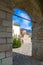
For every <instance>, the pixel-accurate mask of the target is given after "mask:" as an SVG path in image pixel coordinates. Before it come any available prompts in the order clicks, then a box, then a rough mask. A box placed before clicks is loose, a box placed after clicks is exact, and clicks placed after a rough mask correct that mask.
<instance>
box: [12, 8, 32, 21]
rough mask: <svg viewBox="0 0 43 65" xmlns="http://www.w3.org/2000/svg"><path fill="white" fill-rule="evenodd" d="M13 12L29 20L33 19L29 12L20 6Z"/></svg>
mask: <svg viewBox="0 0 43 65" xmlns="http://www.w3.org/2000/svg"><path fill="white" fill-rule="evenodd" d="M13 12H14V15H17V16H19V17H21V18H24V19H27V20H31V18H30V16H29V15H28V14H27V12H26V11H24V10H22V9H20V8H15V9H14V10H13Z"/></svg>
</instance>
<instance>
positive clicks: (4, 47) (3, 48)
mask: <svg viewBox="0 0 43 65" xmlns="http://www.w3.org/2000/svg"><path fill="white" fill-rule="evenodd" d="M11 49H12V45H11V44H3V45H0V51H11Z"/></svg>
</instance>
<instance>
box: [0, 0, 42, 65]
mask: <svg viewBox="0 0 43 65" xmlns="http://www.w3.org/2000/svg"><path fill="white" fill-rule="evenodd" d="M2 1H3V2H2ZM5 1H6V2H5ZM37 1H38V2H37ZM21 5H22V6H21ZM15 7H17V8H20V9H23V10H25V11H27V12H28V13H29V15H30V17H31V20H32V22H33V24H34V25H33V37H32V42H33V55H34V56H37V58H41V59H43V50H42V49H43V42H42V40H43V33H42V32H43V23H42V22H43V14H42V12H43V5H42V0H24V1H23V0H15V1H13V0H0V10H1V11H0V26H2V30H1V29H0V38H1V39H2V38H3V37H4V38H6V39H7V38H8V37H9V38H11V36H12V35H11V32H12V31H11V32H8V30H7V28H8V26H6V24H3V21H4V20H7V21H6V22H8V20H9V22H11V17H12V14H11V10H13V8H15ZM2 20H3V21H2ZM38 22H41V23H40V24H39V23H38ZM3 25H4V26H3ZM7 25H9V27H10V26H11V25H10V24H9V23H8V24H7ZM4 27H5V28H6V27H7V28H6V29H3V28H4ZM39 27H40V28H39ZM5 31H6V32H5ZM38 32H39V33H38ZM6 39H5V40H6ZM6 43H7V42H6ZM2 46H4V44H3V45H2ZM2 60H3V59H2ZM17 60H18V59H17ZM6 61H7V60H6V58H5V60H3V63H4V64H5V62H6ZM9 61H10V60H9ZM9 61H7V62H9ZM4 64H3V65H4ZM8 64H9V63H7V64H6V65H8Z"/></svg>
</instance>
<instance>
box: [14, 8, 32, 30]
mask: <svg viewBox="0 0 43 65" xmlns="http://www.w3.org/2000/svg"><path fill="white" fill-rule="evenodd" d="M13 12H14V16H13V22H14V23H16V24H20V28H21V29H27V30H32V28H31V27H32V22H31V18H30V16H29V15H28V14H27V12H26V11H24V10H22V9H19V8H15V9H14V10H13Z"/></svg>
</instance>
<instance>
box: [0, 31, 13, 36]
mask: <svg viewBox="0 0 43 65" xmlns="http://www.w3.org/2000/svg"><path fill="white" fill-rule="evenodd" d="M0 37H12V33H8V32H0Z"/></svg>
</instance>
